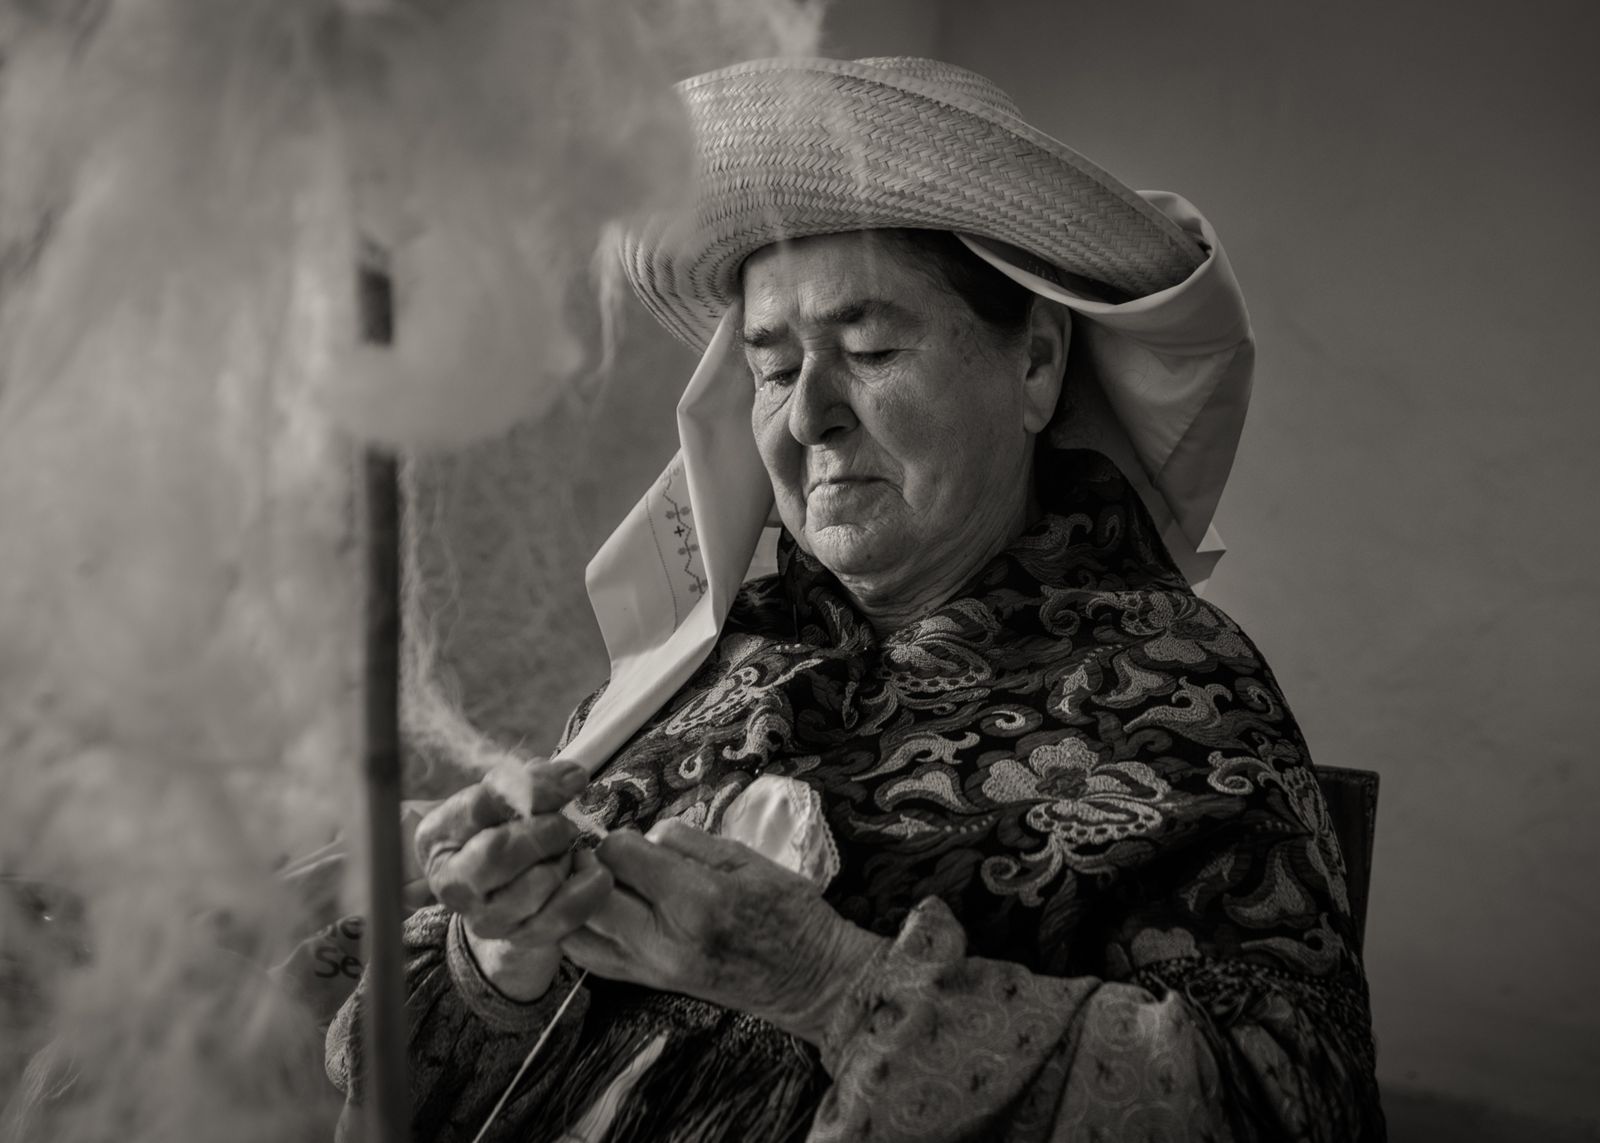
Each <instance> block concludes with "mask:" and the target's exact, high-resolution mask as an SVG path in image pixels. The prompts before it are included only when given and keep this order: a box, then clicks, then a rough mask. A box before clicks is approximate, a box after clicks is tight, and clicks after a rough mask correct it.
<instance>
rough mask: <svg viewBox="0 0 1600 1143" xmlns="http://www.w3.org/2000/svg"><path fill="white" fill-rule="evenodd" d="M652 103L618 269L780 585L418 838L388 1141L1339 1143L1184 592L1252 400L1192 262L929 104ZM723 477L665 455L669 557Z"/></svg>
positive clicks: (1330, 1097) (1347, 963)
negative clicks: (687, 363) (682, 494)
mask: <svg viewBox="0 0 1600 1143" xmlns="http://www.w3.org/2000/svg"><path fill="white" fill-rule="evenodd" d="M684 95H685V99H686V103H687V105H688V107H689V109H690V114H691V117H692V118H693V120H694V123H695V126H696V129H697V132H698V137H699V140H700V147H701V157H702V177H701V182H700V191H699V199H698V201H697V203H696V204H695V209H694V211H693V212H692V215H691V216H689V217H680V218H675V219H656V220H653V221H652V222H651V223H649V224H648V225H645V226H642V227H640V228H639V229H638V230H637V231H635V232H634V233H631V234H630V235H629V237H628V239H627V241H626V242H625V244H624V246H625V249H624V257H625V259H626V264H627V266H628V270H629V273H630V276H631V277H632V279H633V282H634V285H635V286H636V288H637V290H638V292H639V293H640V296H641V297H642V298H643V299H644V300H645V302H646V303H647V304H648V305H649V306H650V308H651V309H652V311H653V312H654V313H656V314H657V316H658V317H660V318H661V319H662V320H663V321H664V322H665V323H666V324H667V325H668V326H669V328H671V329H673V331H674V332H676V333H677V334H679V335H680V336H681V337H683V338H684V339H685V340H688V341H690V342H691V343H692V344H694V345H696V346H697V347H699V348H701V349H702V350H704V351H705V353H706V363H705V364H703V366H702V372H703V374H704V376H699V375H697V380H696V384H697V385H700V386H701V387H703V388H706V389H707V391H708V392H712V393H713V394H714V395H715V394H721V396H720V397H719V398H718V399H723V398H726V399H727V400H728V401H731V402H732V405H731V407H734V408H737V409H739V410H741V412H740V414H739V415H740V416H745V415H748V418H749V433H750V437H749V438H746V440H747V442H748V441H749V440H753V446H754V448H753V453H752V455H753V456H754V457H757V458H758V459H759V471H764V473H765V478H766V481H767V482H768V483H770V488H771V500H772V502H774V503H775V506H776V514H777V517H778V518H779V519H781V522H782V533H781V538H780V541H779V546H778V570H777V572H776V574H771V575H766V576H756V577H754V578H752V579H750V580H749V581H748V582H746V583H745V584H744V586H743V587H742V588H741V589H739V590H738V592H737V595H736V596H733V595H730V597H729V601H728V602H727V604H725V605H724V610H725V611H726V614H725V615H720V616H717V619H719V620H720V624H719V628H718V633H717V634H716V637H715V640H714V644H713V645H712V646H711V647H710V649H709V653H707V654H704V655H703V661H699V662H698V663H697V664H690V666H691V668H693V669H692V673H690V674H688V676H687V680H686V681H681V682H674V683H673V686H672V688H671V689H670V692H669V693H668V694H667V695H665V696H664V697H665V701H664V702H663V703H661V704H660V705H659V709H653V708H652V709H649V710H646V711H645V712H644V714H643V715H641V720H642V721H640V720H636V721H638V725H637V726H636V728H633V729H632V730H631V732H630V733H629V734H628V735H627V736H626V740H625V741H623V742H622V744H621V745H620V747H618V748H616V749H614V750H608V751H607V752H606V754H607V757H606V758H605V760H604V761H603V763H602V764H600V765H599V766H598V768H596V769H595V770H594V771H593V772H592V773H591V772H590V769H589V768H588V767H585V766H582V765H578V764H575V763H570V762H561V761H557V762H551V761H542V760H541V761H535V762H533V763H530V764H529V765H528V766H526V767H525V768H523V769H522V770H521V771H520V772H519V773H518V774H517V775H516V776H515V777H514V780H508V779H507V776H506V775H504V774H500V775H497V776H496V778H495V780H494V781H491V782H486V783H483V784H480V785H477V786H474V787H472V788H469V789H466V790H463V791H461V792H460V793H458V794H457V795H455V796H454V797H452V798H450V799H449V800H448V801H446V802H445V803H443V804H442V805H440V806H439V808H438V809H436V810H435V811H434V812H433V813H432V814H430V816H429V817H428V818H427V820H426V821H425V822H424V823H423V825H422V827H421V829H420V830H419V832H418V837H417V842H418V851H419V855H420V857H421V860H422V862H423V865H424V868H425V869H426V871H427V875H428V878H429V883H430V885H431V887H432V889H433V892H434V895H435V896H436V898H437V901H438V903H437V904H435V905H432V906H429V907H427V908H424V909H422V910H421V911H420V912H418V913H417V914H415V915H414V916H413V917H412V918H411V920H410V922H409V924H408V927H407V940H408V955H409V958H410V959H409V962H408V981H409V988H410V1004H411V1012H410V1014H409V1027H410V1030H411V1032H410V1034H411V1054H412V1067H413V1089H414V1094H415V1104H414V1110H413V1116H414V1125H415V1131H416V1135H417V1138H418V1139H426V1140H462V1141H467V1140H475V1139H478V1138H480V1137H481V1138H484V1139H492V1140H502V1139H503V1140H517V1141H524V1140H528V1141H532V1140H574V1139H575V1140H583V1141H598V1140H606V1141H608V1143H620V1141H625V1140H646V1139H662V1140H695V1141H702V1140H704V1141H710V1140H763V1139H768V1140H779V1139H799V1138H806V1139H811V1140H834V1139H860V1140H957V1139H997V1140H998V1139H1004V1140H1016V1141H1022V1140H1045V1139H1085V1140H1087V1139H1106V1140H1135V1139H1138V1140H1142V1139H1319V1140H1320V1139H1327V1140H1335V1139H1337V1140H1348V1139H1377V1138H1381V1137H1382V1135H1383V1123H1382V1115H1381V1112H1380V1111H1379V1108H1378V1101H1377V1094H1376V1087H1375V1081H1374V1078H1373V1043H1372V1036H1371V1031H1370V1020H1369V1011H1368V1001H1367V992H1366V986H1365V982H1364V979H1363V974H1362V968H1361V964H1360V962H1359V959H1358V956H1357V953H1356V951H1355V944H1356V932H1355V927H1354V924H1353V922H1352V918H1351V913H1350V907H1349V901H1348V898H1347V895H1346V889H1345V884H1344V872H1343V863H1342V860H1341V857H1340V853H1339V849H1338V844H1337V842H1336V840H1335V838H1334V835H1333V833H1332V831H1331V828H1330V823H1329V820H1328V817H1327V813H1326V810H1325V809H1324V807H1323V804H1322V802H1321V798H1320V796H1319V793H1318V787H1317V784H1316V781H1315V779H1314V776H1313V773H1312V771H1311V768H1310V767H1311V763H1310V760H1309V758H1308V756H1307V751H1306V747H1305V743H1304V741H1303V740H1302V738H1301V736H1300V733H1299V731H1298V729H1297V728H1296V726H1295V723H1294V720H1293V718H1292V717H1291V715H1290V713H1289V711H1288V709H1287V706H1286V704H1285V702H1284V699H1283V696H1282V695H1281V694H1280V692H1279V690H1278V687H1277V684H1276V682H1275V681H1274V679H1273V676H1272V674H1271V672H1270V671H1269V670H1268V668H1267V666H1266V664H1265V663H1264V662H1263V661H1262V659H1261V656H1260V654H1259V653H1258V652H1257V650H1256V649H1255V647H1254V646H1253V645H1252V644H1251V642H1250V641H1249V640H1248V639H1247V638H1246V637H1245V636H1244V635H1243V633H1242V632H1241V631H1240V630H1239V628H1238V627H1237V626H1235V625H1234V624H1233V623H1232V622H1231V621H1230V620H1229V619H1228V618H1227V616H1225V615H1224V614H1222V613H1221V612H1220V611H1219V610H1217V609H1216V608H1215V607H1213V606H1210V605H1208V604H1206V603H1204V602H1202V601H1201V600H1200V599H1198V598H1197V597H1196V596H1195V594H1194V593H1193V591H1192V589H1191V582H1190V580H1191V578H1198V577H1199V576H1200V575H1201V574H1203V572H1204V570H1205V567H1206V563H1207V558H1206V553H1205V551H1204V550H1203V549H1205V548H1206V547H1207V546H1208V545H1207V535H1206V533H1207V529H1206V525H1207V524H1208V523H1209V520H1210V516H1211V512H1212V510H1213V509H1214V507H1215V504H1216V496H1217V494H1218V493H1219V492H1220V487H1221V481H1222V480H1223V479H1225V477H1226V469H1227V465H1228V461H1229V459H1230V458H1231V453H1232V447H1233V443H1234V440H1235V439H1236V435H1237V431H1238V426H1239V423H1240V419H1241V417H1242V408H1243V403H1244V396H1245V394H1246V393H1247V390H1248V377H1249V362H1250V345H1249V335H1248V327H1247V325H1246V323H1245V322H1244V317H1243V309H1242V307H1241V306H1240V305H1239V304H1238V300H1237V292H1236V287H1235V286H1234V285H1233V279H1232V277H1231V275H1230V274H1229V273H1228V271H1227V268H1226V262H1225V260H1223V259H1222V257H1221V251H1220V248H1219V247H1218V246H1217V244H1216V241H1215V236H1214V235H1213V234H1211V232H1210V230H1209V228H1208V227H1206V225H1205V224H1204V222H1203V220H1201V219H1199V216H1198V215H1197V214H1195V213H1194V212H1193V210H1192V208H1189V207H1188V206H1187V204H1185V203H1182V201H1181V200H1177V199H1173V198H1170V197H1166V196H1157V195H1150V196H1144V197H1142V196H1140V195H1137V194H1135V193H1134V192H1132V191H1129V190H1127V189H1126V188H1125V187H1122V186H1121V185H1120V184H1118V183H1116V182H1115V181H1114V180H1112V179H1111V178H1110V177H1109V176H1107V175H1106V174H1105V173H1104V172H1102V171H1100V170H1099V169H1098V168H1095V167H1094V166H1093V165H1092V164H1090V163H1088V162H1087V161H1085V160H1084V159H1083V158H1082V157H1081V156H1077V155H1076V154H1074V153H1073V152H1071V151H1069V150H1068V149H1066V148H1065V147H1063V146H1061V145H1060V144H1059V143H1056V142H1055V141H1054V140H1051V139H1049V138H1047V137H1045V136H1043V135H1041V134H1040V133H1038V132H1036V131H1034V130H1033V129H1032V128H1030V127H1028V126H1027V124H1026V123H1024V122H1023V121H1022V120H1021V119H1020V118H1018V117H1017V115H1016V113H1015V109H1014V107H1012V106H1011V105H1010V103H1009V101H1008V100H1007V99H1006V98H1005V96H1004V95H1003V94H1001V93H1000V92H998V91H997V90H995V89H994V88H993V87H992V85H990V84H988V83H987V81H985V80H983V79H982V78H981V77H977V76H974V75H972V74H970V73H967V72H964V71H961V70H959V69H955V68H951V67H947V66H946V65H942V64H936V63H933V62H931V61H920V60H869V61H857V62H855V63H842V62H837V61H825V60H800V61H797V60H789V61H764V62H761V63H756V64H748V65H742V66H740V67H737V68H732V69H728V70H726V71H723V72H718V73H713V74H712V75H709V76H703V77H700V78H699V79H697V80H693V81H690V82H689V83H687V84H686V85H684ZM730 348H731V349H732V350H733V351H735V352H737V353H738V355H739V358H740V361H739V366H740V367H739V368H738V369H737V370H736V372H737V374H738V377H737V379H736V380H732V381H730V380H728V379H727V378H728V377H729V376H732V374H733V372H735V371H729V370H722V371H720V372H719V371H718V370H719V368H720V366H719V359H718V355H719V354H726V353H728V352H729V351H730ZM719 386H721V388H718V387H719ZM728 386H734V387H736V388H737V390H738V393H737V395H736V396H734V395H731V394H733V390H732V389H729V388H727V387H728ZM745 410H747V413H746V412H744V411H745ZM725 420H726V417H724V421H725ZM722 428H723V429H726V428H727V426H726V424H725V423H724V424H723V425H722ZM740 432H741V433H742V432H743V430H740ZM691 437H694V438H695V439H694V440H691V439H690V438H691ZM701 438H704V439H701ZM730 439H732V438H731V437H729V436H727V435H724V436H722V437H718V436H717V435H716V434H715V433H711V434H709V435H707V434H704V433H698V432H696V433H689V432H687V431H686V432H685V441H684V443H685V457H684V461H685V463H686V464H688V465H689V473H690V479H689V481H688V484H689V488H690V491H691V492H692V493H695V495H694V496H693V497H691V499H692V502H693V515H692V516H691V515H690V514H689V513H687V512H684V511H682V510H681V509H682V505H681V504H680V503H679V502H678V501H677V500H673V501H672V503H673V514H672V520H673V521H675V522H676V524H677V525H678V526H679V527H683V526H684V525H685V524H686V523H687V524H689V525H692V526H693V527H695V528H698V529H700V530H701V531H702V532H704V533H706V536H707V541H708V543H709V541H710V533H711V531H712V530H713V527H714V525H713V520H712V516H714V515H715V514H716V513H718V512H723V511H724V509H722V508H720V507H719V506H718V500H717V494H718V489H717V488H715V487H711V486H710V485H709V484H708V482H707V480H706V479H705V478H704V474H705V473H707V472H715V471H719V470H718V469H717V468H716V465H718V464H726V463H729V462H728V455H729V450H730V449H732V450H733V451H734V452H737V451H738V450H737V449H736V448H733V446H730V445H728V444H727V443H726V442H727V441H728V440H730ZM719 440H720V441H722V442H723V443H722V444H718V443H717V442H718V441H719ZM696 441H698V442H699V443H698V444H697V443H696ZM707 441H709V442H710V443H709V444H708V443H707ZM1085 444H1089V445H1093V446H1094V447H1083V446H1084V445H1085ZM1102 446H1103V447H1102ZM697 449H698V450H699V452H698V453H697V452H696V450H697ZM751 463H755V462H754V461H752V462H751ZM696 464H699V465H701V468H700V469H699V472H700V473H701V476H700V477H699V478H696V476H695V471H696V470H695V468H694V466H695V465H696ZM721 471H726V470H725V469H724V470H721ZM738 483H739V482H738V481H737V480H736V479H733V478H724V479H723V481H722V488H721V491H722V492H726V493H729V494H734V493H739V492H741V490H740V489H738V488H734V487H732V485H734V484H738ZM760 502H761V503H763V504H764V503H766V499H765V496H764V495H763V496H762V497H761V498H760ZM724 523H725V522H724V521H721V520H718V521H716V524H715V526H716V527H722V526H723V525H724ZM757 523H758V524H759V520H758V521H757ZM736 546H737V545H736ZM625 547H626V545H624V549H625ZM677 555H678V556H679V557H687V559H688V561H689V565H690V573H691V576H692V578H693V580H694V582H695V584H697V585H698V588H699V590H700V592H701V594H702V595H704V594H705V593H706V592H705V589H706V586H707V585H706V582H705V580H706V579H707V578H708V577H709V575H710V572H709V571H707V570H705V569H697V568H696V567H695V566H694V560H695V559H697V558H699V557H698V554H697V552H696V550H695V545H694V544H693V543H692V542H688V541H687V540H686V541H685V542H683V543H681V544H680V545H679V548H678V550H677ZM744 555H745V556H748V551H745V552H744ZM655 558H657V557H656V556H654V555H653V556H652V561H653V560H654V559H655ZM623 571H624V573H626V572H627V568H624V569H623ZM1186 572H1187V574H1186ZM638 574H640V575H645V574H647V573H646V572H644V571H640V572H639V573H638ZM711 594H715V592H712V593H711ZM641 598H642V597H641ZM700 603H701V604H702V605H704V606H708V607H709V606H713V603H714V601H713V600H711V599H709V598H705V599H702V600H700ZM674 621H675V620H674V618H673V616H671V615H669V616H668V620H667V623H666V629H667V630H668V631H671V630H672V629H673V624H674ZM676 621H677V622H679V625H680V626H681V616H679V617H677V620H676ZM602 622H603V624H604V623H605V622H606V620H605V618H604V617H602ZM633 622H634V625H635V626H636V627H639V628H640V629H644V628H648V627H649V624H648V623H646V622H644V621H643V620H639V619H637V618H636V619H635V620H634V621H633ZM612 627H613V628H614V627H616V621H615V619H614V617H613V620H612ZM607 633H608V637H609V636H610V635H611V634H612V629H611V628H608V632H607ZM613 650H615V649H613ZM655 650H656V651H659V650H660V647H656V648H655ZM614 658H615V655H614ZM697 658H700V657H699V656H697ZM635 686H636V680H634V679H633V678H632V676H629V677H627V678H623V677H621V676H620V675H619V674H618V673H616V672H614V676H613V681H612V686H611V689H610V690H606V689H603V693H601V694H600V695H599V697H598V698H592V699H591V700H589V701H588V702H586V703H585V704H583V706H582V707H580V709H579V710H578V711H577V713H576V714H575V715H574V717H573V719H572V722H571V724H570V726H569V730H568V739H569V740H571V739H573V738H574V737H581V735H582V733H583V728H584V726H585V724H586V722H587V721H588V720H591V719H599V718H600V717H601V714H600V711H601V708H602V707H603V706H604V705H605V704H606V703H607V702H608V701H612V702H615V701H617V700H616V694H615V693H613V692H620V691H621V690H624V689H629V688H633V687H635ZM569 803H570V804H569ZM601 836H603V838H604V840H601V841H599V843H598V845H595V844H593V842H594V839H595V838H596V837H601ZM365 995H366V994H365V990H364V989H363V988H358V989H357V991H356V993H355V994H354V995H353V996H352V997H351V998H350V1000H349V1001H348V1002H347V1003H346V1004H345V1006H344V1008H343V1009H342V1010H341V1011H340V1013H339V1016H338V1018H337V1019H336V1020H335V1022H334V1024H333V1026H332V1027H331V1029H330V1031H329V1042H328V1054H329V1069H330V1074H331V1075H332V1076H333V1077H334V1078H335V1080H336V1081H337V1082H338V1083H340V1084H341V1086H343V1087H344V1088H345V1090H346V1091H347V1092H348V1094H349V1097H350V1099H351V1101H352V1103H353V1104H359V1102H360V1099H361V1095H362V1083H361V1079H362V1072H361V1066H360V1055H359V1052H358V1051H357V1048H358V1045H359V1043H360V1040H359V1035H358V1032H357V1028H358V1025H359V1021H360V1017H361V1011H362V1005H363V1004H364V1002H365ZM535 1046H537V1049H538V1050H537V1052H536V1053H535V1054H534V1055H533V1058H532V1060H531V1063H529V1062H528V1061H529V1056H530V1050H531V1049H533V1048H535ZM525 1065H526V1066H525Z"/></svg>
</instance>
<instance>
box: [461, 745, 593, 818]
mask: <svg viewBox="0 0 1600 1143" xmlns="http://www.w3.org/2000/svg"><path fill="white" fill-rule="evenodd" d="M588 783H589V772H588V771H587V770H585V769H584V768H583V767H582V766H580V765H578V764H577V763H576V762H551V761H550V760H549V759H547V758H535V759H532V760H531V761H526V762H524V761H510V762H504V763H501V764H500V765H498V766H496V767H495V768H494V769H493V770H491V771H490V772H489V773H488V775H487V776H485V778H484V785H486V786H488V787H490V788H491V789H493V790H494V791H495V792H496V793H498V794H499V795H500V796H501V797H502V798H504V799H505V801H506V802H507V804H509V805H511V806H513V807H515V809H516V811H517V812H518V813H519V814H520V815H522V816H523V817H528V816H530V815H535V814H548V813H554V812H555V811H556V810H559V809H560V808H561V807H562V806H564V805H566V804H567V803H568V802H570V801H572V799H573V798H575V797H577V796H578V795H579V794H581V793H582V792H583V788H584V786H586V785H588Z"/></svg>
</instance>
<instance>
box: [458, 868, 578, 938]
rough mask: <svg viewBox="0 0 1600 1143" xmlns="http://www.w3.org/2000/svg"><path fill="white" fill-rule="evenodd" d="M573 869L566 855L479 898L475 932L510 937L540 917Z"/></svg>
mask: <svg viewBox="0 0 1600 1143" xmlns="http://www.w3.org/2000/svg"><path fill="white" fill-rule="evenodd" d="M571 872H572V862H571V860H570V859H568V858H567V857H565V856H563V857H561V858H560V859H559V860H556V861H547V862H544V863H543V864H540V865H535V866H533V867H532V868H531V869H528V870H526V871H525V872H523V873H522V874H521V875H520V876H518V877H517V878H516V879H515V880H513V881H511V882H510V883H509V884H507V885H504V886H502V887H501V888H500V889H498V890H496V891H495V892H494V893H492V894H489V895H488V896H486V897H483V898H480V899H479V900H478V901H476V902H475V903H474V904H473V906H472V909H471V912H470V923H471V926H472V931H473V932H474V933H476V934H478V935H479V936H484V937H495V938H509V937H511V936H512V935H513V934H515V933H516V931H517V930H518V929H520V928H522V926H523V925H525V924H526V923H527V922H528V921H529V919H530V918H532V917H536V916H537V915H538V914H539V912H540V910H541V909H543V908H544V907H545V906H546V905H547V904H548V903H549V902H550V900H551V899H552V898H553V897H554V896H555V894H556V891H557V890H558V889H560V888H561V886H562V885H563V884H564V883H565V882H566V880H567V878H568V876H569V875H570V874H571Z"/></svg>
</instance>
